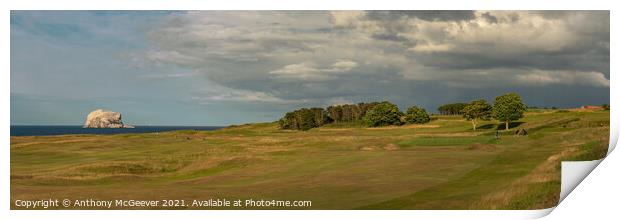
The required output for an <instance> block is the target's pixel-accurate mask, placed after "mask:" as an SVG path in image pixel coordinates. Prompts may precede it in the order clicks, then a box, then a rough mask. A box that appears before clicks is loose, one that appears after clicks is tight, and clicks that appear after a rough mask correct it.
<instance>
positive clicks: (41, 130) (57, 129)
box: [11, 125, 224, 136]
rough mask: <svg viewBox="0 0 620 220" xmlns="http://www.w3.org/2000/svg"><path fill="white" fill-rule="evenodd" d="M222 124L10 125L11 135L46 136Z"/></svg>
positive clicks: (201, 127)
mask: <svg viewBox="0 0 620 220" xmlns="http://www.w3.org/2000/svg"><path fill="white" fill-rule="evenodd" d="M221 128H224V127H223V126H135V128H82V126H81V125H11V136H46V135H66V134H127V133H153V132H164V131H176V130H196V131H211V130H217V129H221Z"/></svg>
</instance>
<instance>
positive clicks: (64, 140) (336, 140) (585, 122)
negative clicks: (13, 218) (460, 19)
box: [10, 111, 609, 209]
mask: <svg viewBox="0 0 620 220" xmlns="http://www.w3.org/2000/svg"><path fill="white" fill-rule="evenodd" d="M436 118H437V119H436V120H433V121H431V122H430V123H428V124H424V125H415V126H400V127H398V126H392V127H383V128H365V127H363V126H362V125H359V124H351V123H349V124H333V125H329V126H324V127H321V128H315V129H311V130H309V131H289V130H280V129H278V127H277V124H276V123H256V124H246V125H239V126H231V127H229V128H225V129H221V130H217V131H189V130H188V131H174V132H162V133H159V134H156V133H149V134H119V135H63V136H45V137H11V165H10V168H11V200H12V201H13V200H16V199H22V200H24V199H32V200H34V199H48V198H95V199H100V200H104V199H120V198H127V199H164V198H165V199H186V200H188V201H189V200H192V199H199V200H204V199H210V198H222V199H223V198H227V199H249V198H252V199H277V200H311V201H312V207H302V208H308V209H529V208H545V207H550V206H553V205H555V204H554V200H555V198H556V195H558V194H559V182H558V181H559V160H557V161H556V160H550V159H551V158H557V157H561V158H564V159H569V160H591V159H599V158H600V157H602V156H604V155H605V153H606V150H607V146H606V144H607V143H608V138H609V112H608V111H601V112H576V111H571V112H567V113H554V112H553V111H536V112H528V113H526V117H525V118H523V119H522V120H520V122H521V123H520V124H519V127H518V128H525V129H527V130H528V131H529V135H527V136H514V135H512V130H511V131H507V132H502V136H501V138H500V139H495V136H494V134H495V129H497V124H499V123H498V122H496V121H484V122H481V123H480V124H481V126H482V128H481V129H477V130H476V131H473V130H472V129H471V123H470V122H468V121H465V120H463V119H462V118H461V117H460V116H437V117H436ZM11 208H13V209H17V208H18V207H14V206H13V205H12V206H11ZM186 208H189V207H186ZM280 208H282V207H280Z"/></svg>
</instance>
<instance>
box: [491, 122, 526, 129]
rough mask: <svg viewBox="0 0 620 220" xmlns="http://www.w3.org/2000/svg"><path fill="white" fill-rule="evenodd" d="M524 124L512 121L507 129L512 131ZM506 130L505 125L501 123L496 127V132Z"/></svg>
mask: <svg viewBox="0 0 620 220" xmlns="http://www.w3.org/2000/svg"><path fill="white" fill-rule="evenodd" d="M522 124H525V122H522V121H513V122H510V123H509V125H508V126H509V128H510V129H513V128H516V127H519V125H522ZM505 129H506V124H505V123H501V124H499V125H498V126H497V130H505Z"/></svg>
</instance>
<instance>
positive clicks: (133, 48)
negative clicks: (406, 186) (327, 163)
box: [10, 11, 610, 126]
mask: <svg viewBox="0 0 620 220" xmlns="http://www.w3.org/2000/svg"><path fill="white" fill-rule="evenodd" d="M10 26H11V27H10V28H11V34H10V35H11V52H10V53H11V61H10V63H11V88H10V90H11V103H10V104H11V124H12V125H80V124H83V122H84V119H85V117H86V115H87V114H88V113H89V112H90V111H93V110H95V109H99V108H103V109H108V110H112V111H117V112H121V113H122V115H123V121H124V122H125V123H126V124H133V125H220V126H221V125H230V124H243V123H251V122H263V121H275V120H277V119H279V118H280V117H281V116H282V115H283V114H284V113H285V112H287V111H291V110H294V109H296V108H301V107H315V106H317V107H326V106H329V105H334V104H347V103H358V102H372V101H383V100H388V101H391V102H393V103H396V104H397V105H398V106H399V107H400V108H401V110H403V109H406V107H408V106H410V105H417V106H421V107H424V108H426V109H427V111H429V112H436V109H437V107H438V106H439V105H441V104H445V103H452V102H469V101H472V100H474V99H479V98H484V99H486V100H487V101H489V102H492V101H493V99H494V97H495V96H498V95H501V94H503V93H507V92H516V93H518V94H520V95H521V96H522V98H523V100H524V102H525V103H526V104H527V105H529V106H544V107H552V106H555V107H564V108H569V107H579V106H582V105H600V104H604V103H609V84H610V83H609V78H610V74H609V69H610V67H609V36H610V34H609V11H12V12H11V21H10Z"/></svg>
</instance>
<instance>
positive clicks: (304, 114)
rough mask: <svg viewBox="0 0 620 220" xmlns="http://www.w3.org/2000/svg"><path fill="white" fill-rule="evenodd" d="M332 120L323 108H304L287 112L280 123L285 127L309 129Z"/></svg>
mask: <svg viewBox="0 0 620 220" xmlns="http://www.w3.org/2000/svg"><path fill="white" fill-rule="evenodd" d="M329 122H330V118H329V117H328V116H327V114H326V112H325V110H323V109H322V108H309V109H308V108H302V109H298V110H295V111H292V112H287V113H286V114H285V115H284V117H282V119H280V121H278V123H279V124H280V127H281V128H283V129H294V130H303V131H305V130H309V129H311V128H314V127H319V126H322V125H324V124H326V123H329Z"/></svg>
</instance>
